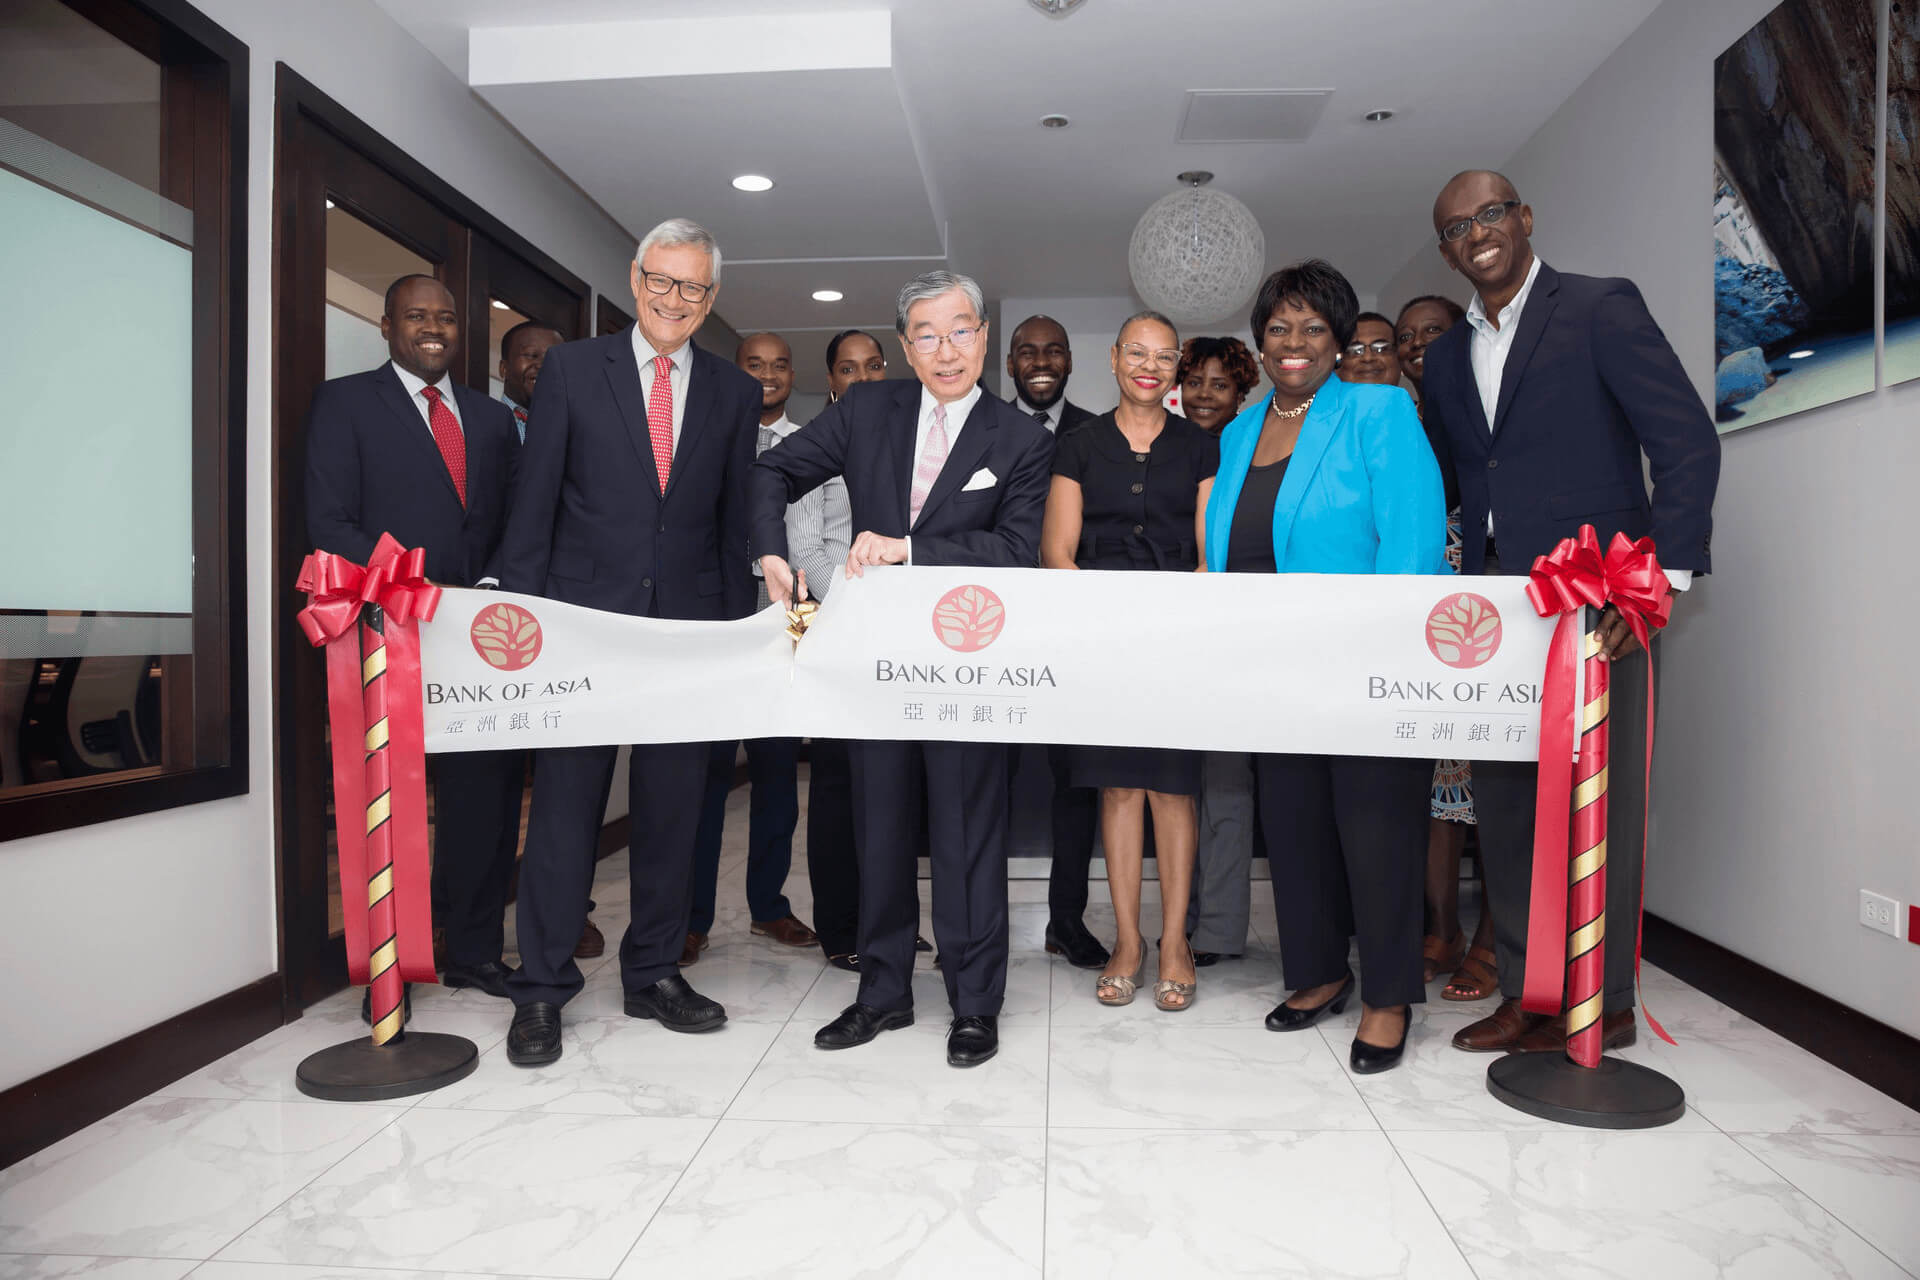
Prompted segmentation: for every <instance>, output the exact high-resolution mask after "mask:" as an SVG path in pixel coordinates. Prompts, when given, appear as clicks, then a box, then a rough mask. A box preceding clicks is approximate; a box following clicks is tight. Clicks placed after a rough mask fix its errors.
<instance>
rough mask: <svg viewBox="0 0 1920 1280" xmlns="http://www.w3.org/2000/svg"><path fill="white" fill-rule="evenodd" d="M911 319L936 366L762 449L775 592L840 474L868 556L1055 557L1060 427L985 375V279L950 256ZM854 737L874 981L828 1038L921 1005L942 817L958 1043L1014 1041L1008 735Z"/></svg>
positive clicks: (939, 918)
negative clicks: (917, 980) (923, 871)
mask: <svg viewBox="0 0 1920 1280" xmlns="http://www.w3.org/2000/svg"><path fill="white" fill-rule="evenodd" d="M894 323H895V327H896V328H897V329H898V330H899V333H900V342H901V346H902V347H903V348H904V349H905V351H906V356H907V363H908V364H909V365H911V366H912V367H913V371H914V372H915V373H916V374H917V375H919V381H918V382H871V383H861V384H859V385H856V386H853V387H851V388H849V389H848V391H847V394H846V395H845V396H844V397H842V398H841V399H840V400H839V401H837V402H836V403H834V404H832V405H830V406H828V408H827V410H826V412H824V413H822V414H821V415H820V416H819V417H817V418H815V419H814V420H813V421H812V422H810V423H808V424H807V425H806V426H805V427H804V428H802V429H801V430H799V431H797V432H795V433H793V434H792V435H791V436H788V437H787V439H786V440H784V441H783V442H781V443H780V444H779V445H776V446H775V447H774V448H771V449H769V450H767V451H766V452H765V453H764V454H762V455H760V459H759V461H758V462H756V463H755V464H754V470H753V533H754V538H753V545H754V549H755V551H757V552H759V553H761V558H760V565H761V570H762V572H763V573H764V574H765V576H766V583H767V594H768V595H769V596H770V597H771V598H772V599H774V600H780V601H786V600H790V599H792V598H793V596H794V593H795V592H796V591H797V590H798V591H802V592H803V591H804V581H802V582H800V583H796V582H795V575H794V573H793V571H792V569H791V568H790V567H789V565H788V564H787V530H786V510H787V505H788V504H789V503H791V502H793V501H795V500H796V499H798V498H799V497H800V496H801V495H802V494H805V493H807V492H809V491H810V490H812V489H813V488H815V487H816V486H818V485H820V484H823V483H825V482H826V481H827V480H829V479H831V478H832V477H834V476H841V477H843V478H844V479H845V480H846V484H847V496H848V500H849V503H850V505H851V508H852V512H853V527H854V528H855V529H856V530H858V531H859V532H858V533H856V534H855V536H854V540H853V547H852V550H851V551H850V552H849V554H848V556H847V571H848V572H849V573H851V574H856V575H857V574H859V573H861V572H862V571H863V570H864V569H866V568H867V567H869V566H873V565H893V564H917V565H982V566H989V565H993V566H1002V567H1006V568H1023V567H1024V568H1030V567H1032V566H1033V565H1034V564H1035V563H1036V561H1037V559H1038V556H1039V539H1040V521H1041V516H1042V513H1043V511H1044V508H1045V505H1046V498H1047V489H1048V486H1049V484H1050V477H1049V474H1048V473H1049V470H1050V467H1051V464H1052V461H1053V437H1052V435H1050V434H1049V433H1048V432H1047V430H1046V429H1045V428H1044V427H1042V426H1041V425H1040V424H1039V423H1037V422H1035V421H1034V420H1033V419H1032V418H1030V417H1028V416H1027V415H1025V414H1023V413H1021V412H1019V411H1018V410H1016V409H1014V408H1013V407H1012V406H1010V405H1008V404H1006V403H1005V402H1004V401H1001V400H997V399H995V398H994V397H992V396H990V395H987V394H986V393H985V392H983V391H982V390H981V389H980V370H981V367H982V366H983V365H984V363H985V361H986V354H987V321H986V300H985V299H984V297H983V296H982V295H981V292H980V286H979V285H977V284H975V283H974V282H973V281H972V280H971V279H969V278H968V277H966V276H963V275H958V274H955V273H953V272H950V271H930V272H928V273H926V274H925V275H921V276H917V277H915V278H914V279H913V280H912V281H910V282H908V284H907V286H906V287H905V288H904V289H902V290H901V291H900V298H899V302H898V305H897V307H896V309H895V313H894ZM850 752H851V755H852V761H853V787H854V812H855V818H856V823H857V828H856V829H857V831H858V832H859V839H858V841H857V857H858V859H859V865H860V924H859V948H860V994H859V997H858V1000H857V1001H856V1002H855V1003H854V1004H852V1005H849V1006H848V1007H847V1009H846V1010H845V1011H844V1012H843V1013H841V1015H840V1016H839V1017H837V1018H835V1019H834V1020H833V1021H832V1022H830V1023H828V1024H827V1025H826V1026H825V1027H823V1028H821V1030H820V1032H819V1033H818V1034H817V1035H816V1036H815V1037H814V1043H815V1044H816V1045H818V1046H819V1047H820V1048H822V1049H847V1048H852V1047H853V1046H855V1045H861V1044H865V1043H867V1042H868V1041H870V1040H872V1039H873V1038H874V1037H875V1036H877V1035H879V1034H880V1033H881V1032H882V1031H890V1030H893V1029H895V1028H899V1027H905V1026H908V1025H910V1024H911V1023H912V1022H913V988H912V977H913V954H914V949H913V940H914V926H915V925H916V924H917V922H918V921H919V918H920V898H919V892H918V888H917V886H916V884H915V878H916V877H915V865H916V861H917V859H916V858H915V856H914V852H915V849H916V847H917V846H918V843H919V842H918V840H917V838H916V832H915V830H914V826H915V824H916V823H917V822H922V821H924V822H925V823H926V825H927V827H928V834H929V837H930V846H931V852H932V862H933V880H934V897H933V930H934V940H935V941H936V943H937V944H938V945H939V948H940V962H941V975H942V977H943V978H944V979H945V981H946V988H947V1002H948V1004H949V1005H950V1006H951V1008H952V1010H953V1015H954V1016H953V1022H952V1025H951V1026H950V1027H949V1029H948V1032H947V1061H948V1062H949V1063H950V1064H952V1065H953V1066H956V1067H971V1066H976V1065H978V1064H980V1063H982V1062H985V1061H986V1060H987V1059H989V1058H991V1057H992V1056H993V1055H994V1054H995V1053H996V1052H998V1051H999V1044H1000V1032H999V1013H1000V1004H1001V1000H1002V997H1003V996H1004V994H1005V991H1006V982H1007V767H1006V756H1007V748H1006V746H1005V745H1003V744H997V743H959V742H855V743H852V744H850ZM923 794H924V796H925V804H924V806H922V804H921V803H920V798H921V796H922V795H923ZM922 814H924V815H925V817H924V818H922V817H921V815H922Z"/></svg>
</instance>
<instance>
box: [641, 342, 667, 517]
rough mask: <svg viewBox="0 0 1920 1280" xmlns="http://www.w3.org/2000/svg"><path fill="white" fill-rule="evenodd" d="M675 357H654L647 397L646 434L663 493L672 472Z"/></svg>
mask: <svg viewBox="0 0 1920 1280" xmlns="http://www.w3.org/2000/svg"><path fill="white" fill-rule="evenodd" d="M672 370H673V357H672V356H655V357H654V358H653V391H652V392H651V393H650V394H649V395H648V396H647V434H648V435H650V436H652V437H653V469H654V470H655V471H656V472H658V473H659V476H660V492H662V493H665V492H666V491H667V473H668V472H670V471H672V470H673V380H672V376H671V374H672Z"/></svg>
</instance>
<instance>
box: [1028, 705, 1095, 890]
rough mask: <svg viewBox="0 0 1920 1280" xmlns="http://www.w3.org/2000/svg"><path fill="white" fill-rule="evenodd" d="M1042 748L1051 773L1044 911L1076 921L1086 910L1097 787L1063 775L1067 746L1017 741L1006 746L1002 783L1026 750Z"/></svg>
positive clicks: (1066, 762) (1091, 862)
mask: <svg viewBox="0 0 1920 1280" xmlns="http://www.w3.org/2000/svg"><path fill="white" fill-rule="evenodd" d="M1038 750H1044V751H1045V752H1046V753H1047V771H1048V772H1049V773H1051V774H1052V775H1053V800H1052V804H1051V806H1050V807H1051V813H1050V815H1049V821H1050V823H1051V828H1052V833H1053V857H1052V860H1051V862H1050V864H1049V867H1048V874H1047V914H1048V916H1050V917H1051V918H1053V919H1055V920H1079V919H1081V918H1082V917H1084V916H1085V915H1086V913H1087V876H1088V874H1089V872H1090V871H1091V869H1092V867H1093V841H1094V836H1095V835H1096V834H1097V833H1098V832H1099V829H1100V792H1099V790H1098V789H1097V788H1094V787H1076V786H1074V785H1073V784H1072V783H1071V782H1070V781H1069V780H1068V777H1067V764H1068V761H1067V752H1068V748H1066V747H1061V746H1049V747H1037V746H1034V745H1033V744H1031V743H1022V744H1018V745H1014V746H1009V747H1008V748H1007V786H1008V791H1009V794H1011V791H1012V786H1013V778H1014V775H1015V774H1017V773H1018V772H1019V771H1020V761H1021V758H1022V756H1023V755H1024V754H1025V753H1026V752H1028V751H1038Z"/></svg>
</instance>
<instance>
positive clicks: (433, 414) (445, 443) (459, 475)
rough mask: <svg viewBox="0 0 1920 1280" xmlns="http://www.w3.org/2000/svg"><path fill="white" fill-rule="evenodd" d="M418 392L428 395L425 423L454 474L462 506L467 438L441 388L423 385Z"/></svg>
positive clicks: (455, 490)
mask: <svg viewBox="0 0 1920 1280" xmlns="http://www.w3.org/2000/svg"><path fill="white" fill-rule="evenodd" d="M420 394H421V395H423V396H425V397H426V398H427V427H428V429H429V430H431V431H432V432H433V442H434V443H435V444H437V445H439V446H440V456H441V457H442V458H444V459H445V460H446V463H447V474H448V475H449V476H451V477H452V478H453V488H454V492H455V493H458V494H459V495H460V505H461V506H463V507H464V506H466V505H467V438H466V436H464V435H462V434H461V433H460V421H459V419H457V418H455V417H454V416H453V410H451V409H449V408H447V403H446V401H444V400H442V399H441V398H440V388H438V387H422V388H420Z"/></svg>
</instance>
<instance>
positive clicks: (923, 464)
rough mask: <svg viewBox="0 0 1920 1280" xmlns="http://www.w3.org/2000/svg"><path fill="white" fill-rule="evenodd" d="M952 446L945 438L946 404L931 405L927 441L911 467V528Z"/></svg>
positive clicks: (945, 462) (909, 502)
mask: <svg viewBox="0 0 1920 1280" xmlns="http://www.w3.org/2000/svg"><path fill="white" fill-rule="evenodd" d="M952 447H953V445H952V442H951V441H949V440H948V439H947V406H945V405H943V404H935V405H934V406H933V424H932V425H931V426H929V427H928V428H927V443H926V445H925V446H924V447H922V448H921V450H920V463H919V465H918V466H916V467H915V468H914V469H913V490H912V497H910V498H909V499H908V501H907V527H908V528H912V527H913V526H914V525H915V524H916V523H918V522H919V519H920V508H922V507H924V506H926V505H927V495H928V494H929V493H932V492H933V482H934V481H935V480H938V479H939V478H940V468H942V467H944V466H946V465H947V450H949V449H951V448H952Z"/></svg>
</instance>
